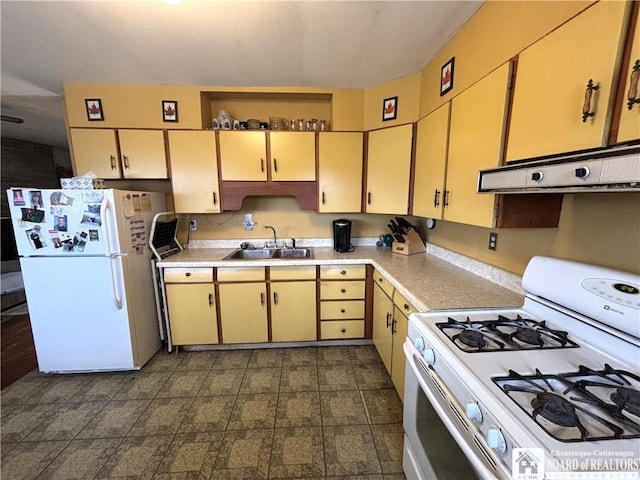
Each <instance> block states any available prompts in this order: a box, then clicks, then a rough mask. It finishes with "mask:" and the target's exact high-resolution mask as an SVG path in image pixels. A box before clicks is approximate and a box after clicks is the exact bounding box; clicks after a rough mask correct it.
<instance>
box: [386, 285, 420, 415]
mask: <svg viewBox="0 0 640 480" xmlns="http://www.w3.org/2000/svg"><path fill="white" fill-rule="evenodd" d="M393 304H394V307H393V321H392V324H391V333H392V336H393V340H392V344H393V346H392V358H391V381H392V382H393V385H394V386H395V387H396V390H397V392H398V395H400V399H401V400H402V401H403V402H404V373H405V372H404V371H405V366H406V361H405V356H404V348H403V344H404V341H405V339H406V338H407V335H408V334H409V315H411V314H412V313H416V312H417V309H416V308H415V307H414V306H413V305H411V303H409V301H408V300H407V299H406V298H405V297H404V296H403V295H402V294H401V293H400V292H398V291H397V290H396V291H395V293H394V294H393Z"/></svg>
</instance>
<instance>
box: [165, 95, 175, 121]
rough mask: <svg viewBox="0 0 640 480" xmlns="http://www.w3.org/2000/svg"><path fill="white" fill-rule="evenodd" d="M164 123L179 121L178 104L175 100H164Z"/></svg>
mask: <svg viewBox="0 0 640 480" xmlns="http://www.w3.org/2000/svg"><path fill="white" fill-rule="evenodd" d="M162 121H163V122H177V121H178V102H176V101H175V100H162Z"/></svg>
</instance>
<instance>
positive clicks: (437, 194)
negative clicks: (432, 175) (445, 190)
mask: <svg viewBox="0 0 640 480" xmlns="http://www.w3.org/2000/svg"><path fill="white" fill-rule="evenodd" d="M438 205H440V190H438V189H437V188H436V191H435V192H434V194H433V206H434V207H437V206H438Z"/></svg>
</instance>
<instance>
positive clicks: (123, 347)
mask: <svg viewBox="0 0 640 480" xmlns="http://www.w3.org/2000/svg"><path fill="white" fill-rule="evenodd" d="M122 261H123V259H122V258H121V257H115V258H109V257H67V258H61V257H48V258H42V257H29V258H21V259H20V266H21V269H22V275H23V278H24V284H25V293H26V296H27V305H28V307H29V317H30V319H31V327H32V331H33V338H34V343H35V347H36V355H37V357H38V366H39V369H40V371H42V372H90V371H111V370H130V369H135V368H139V367H140V366H141V365H140V364H139V361H138V360H137V357H138V353H137V346H136V344H135V342H134V341H133V339H132V331H131V315H130V313H129V308H128V304H127V301H126V295H125V293H124V292H125V289H124V282H123V269H122ZM113 276H115V278H114V277H113ZM114 285H115V289H116V291H118V292H121V293H120V295H121V299H122V308H118V307H117V305H116V303H117V302H116V301H115V299H114ZM157 342H158V347H159V340H158V341H157Z"/></svg>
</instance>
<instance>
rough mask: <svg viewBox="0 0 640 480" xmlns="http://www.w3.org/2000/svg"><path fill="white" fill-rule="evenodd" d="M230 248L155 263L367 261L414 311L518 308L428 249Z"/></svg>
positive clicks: (502, 292) (498, 289)
mask: <svg viewBox="0 0 640 480" xmlns="http://www.w3.org/2000/svg"><path fill="white" fill-rule="evenodd" d="M234 250H235V249H234V248H190V249H188V250H185V251H183V252H180V253H179V254H177V255H173V256H171V257H168V258H166V259H165V260H162V261H161V262H158V266H160V267H161V268H170V267H181V268H194V267H233V266H237V267H247V266H277V265H308V264H310V263H311V264H314V265H335V264H336V263H338V264H340V263H341V264H372V265H373V266H374V267H375V268H376V269H377V270H378V271H380V272H381V273H382V274H384V275H385V277H386V278H387V280H389V281H390V282H391V284H393V286H394V287H395V288H396V289H397V290H398V291H399V292H400V293H402V295H404V296H405V297H406V299H407V300H409V301H410V302H411V303H412V304H413V305H414V306H415V307H416V308H417V309H418V310H419V311H423V312H426V311H429V310H443V309H447V310H448V309H455V308H465V309H466V308H491V307H494V308H495V307H520V306H521V305H522V303H523V297H522V295H520V294H518V293H515V292H513V291H511V290H509V289H507V288H504V287H502V286H500V285H498V284H496V283H493V282H491V281H489V280H487V279H485V278H482V277H480V276H478V275H476V274H474V273H471V272H469V271H467V270H465V269H463V268H461V267H457V266H455V265H453V264H452V263H449V262H447V261H446V260H443V259H441V258H438V257H436V256H434V255H431V254H428V253H427V254H425V253H421V254H416V255H408V256H405V255H399V254H394V253H391V251H390V250H389V249H385V248H380V247H356V249H355V251H354V252H350V253H338V252H336V251H334V250H333V248H330V247H313V258H306V259H300V258H296V259H287V260H285V259H275V260H274V259H271V260H223V258H224V257H225V256H227V255H228V254H230V253H231V252H233V251H234Z"/></svg>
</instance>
